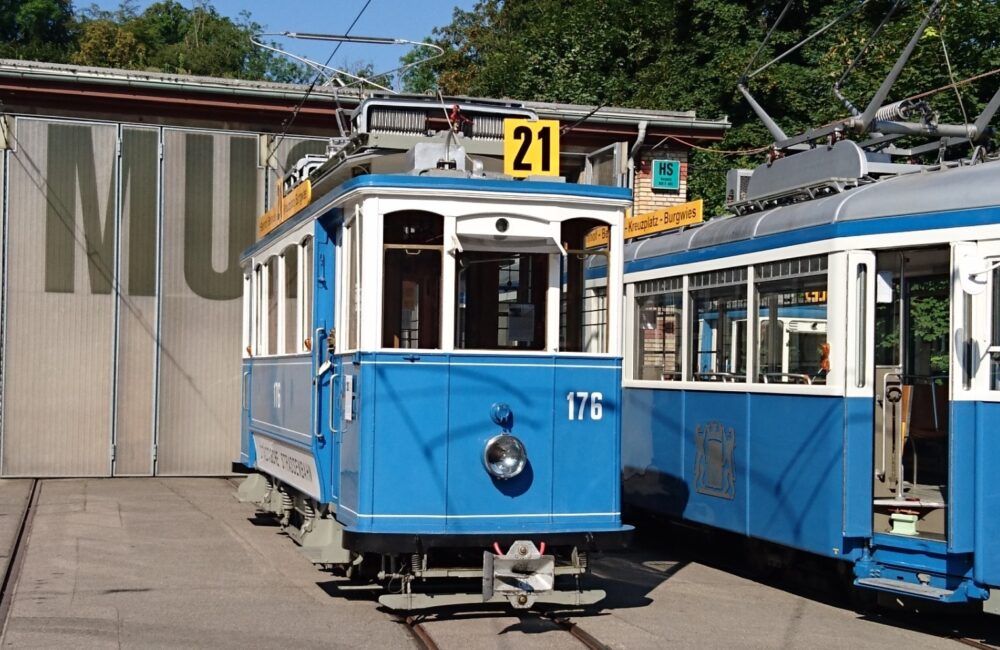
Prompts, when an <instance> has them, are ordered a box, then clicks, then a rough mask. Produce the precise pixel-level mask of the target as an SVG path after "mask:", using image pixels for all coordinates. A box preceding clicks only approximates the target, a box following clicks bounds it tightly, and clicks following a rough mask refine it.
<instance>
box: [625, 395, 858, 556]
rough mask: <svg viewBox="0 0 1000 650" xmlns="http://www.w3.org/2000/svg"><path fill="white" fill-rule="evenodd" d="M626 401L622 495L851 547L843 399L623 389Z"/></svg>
mask: <svg viewBox="0 0 1000 650" xmlns="http://www.w3.org/2000/svg"><path fill="white" fill-rule="evenodd" d="M624 400H625V413H624V421H623V426H622V439H623V447H624V449H625V450H626V451H625V458H624V464H625V473H624V475H625V481H624V490H625V498H626V500H627V501H629V502H631V503H633V504H635V505H637V506H639V507H641V508H645V509H650V510H653V511H655V512H659V513H662V514H666V515H668V516H673V517H679V518H683V519H685V520H688V521H693V522H697V523H700V524H705V525H709V526H713V527H718V528H723V529H725V530H729V531H732V532H735V533H739V534H742V535H750V536H753V537H758V538H761V539H766V540H769V541H773V542H777V543H780V544H784V545H787V546H792V547H795V548H799V549H802V550H805V551H810V552H813V553H817V554H821V555H826V556H831V557H840V556H842V555H843V554H844V553H845V552H851V551H854V550H855V549H854V548H851V549H845V548H844V547H845V538H844V530H845V527H844V516H845V512H846V511H847V508H846V502H845V492H844V489H843V482H842V481H843V477H844V469H845V464H844V435H845V414H846V411H845V403H844V399H843V398H840V397H826V396H803V395H788V396H786V395H770V394H748V393H742V392H732V391H726V392H722V391H719V392H709V391H689V390H665V389H664V390H659V389H641V388H629V389H626V390H625V397H624ZM866 498H867V497H866ZM848 543H849V542H848Z"/></svg>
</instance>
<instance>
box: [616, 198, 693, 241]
mask: <svg viewBox="0 0 1000 650" xmlns="http://www.w3.org/2000/svg"><path fill="white" fill-rule="evenodd" d="M703 205H704V204H703V202H702V200H701V199H698V200H697V201H688V202H687V203H682V204H680V205H672V206H670V207H669V208H661V209H659V210H655V211H653V212H646V213H644V214H637V215H636V216H634V217H631V218H629V219H626V220H625V239H634V238H635V237H642V236H643V235H651V234H653V233H654V232H662V231H664V230H670V229H671V228H680V227H681V226H690V225H691V224H694V223H701V222H702V221H704V219H705V217H704V214H703V213H702V208H703Z"/></svg>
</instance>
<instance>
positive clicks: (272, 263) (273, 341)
mask: <svg viewBox="0 0 1000 650" xmlns="http://www.w3.org/2000/svg"><path fill="white" fill-rule="evenodd" d="M264 275H266V276H267V345H266V346H265V349H264V354H278V258H277V256H274V257H270V258H268V260H267V263H266V264H265V265H264Z"/></svg>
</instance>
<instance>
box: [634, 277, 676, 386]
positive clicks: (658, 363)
mask: <svg viewBox="0 0 1000 650" xmlns="http://www.w3.org/2000/svg"><path fill="white" fill-rule="evenodd" d="M682 286H683V280H682V278H659V279H657V280H646V281H644V282H638V283H636V285H635V379H656V380H661V379H662V380H667V381H676V380H679V379H681V336H682V333H683V330H684V326H683V323H684V320H683V318H684V294H683V292H682Z"/></svg>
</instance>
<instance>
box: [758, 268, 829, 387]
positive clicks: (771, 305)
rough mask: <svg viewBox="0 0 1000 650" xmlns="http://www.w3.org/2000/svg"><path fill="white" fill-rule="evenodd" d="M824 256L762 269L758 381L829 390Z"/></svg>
mask: <svg viewBox="0 0 1000 650" xmlns="http://www.w3.org/2000/svg"><path fill="white" fill-rule="evenodd" d="M826 268H827V258H826V256H825V255H820V256H815V257H806V258H800V259H794V260H782V261H780V262H769V263H767V264H758V265H757V266H756V267H755V269H754V270H755V281H754V290H755V292H756V295H757V302H756V304H757V319H756V326H757V375H756V381H758V382H761V383H766V384H825V383H826V376H827V374H828V373H829V372H830V343H829V341H828V338H827V273H826Z"/></svg>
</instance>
